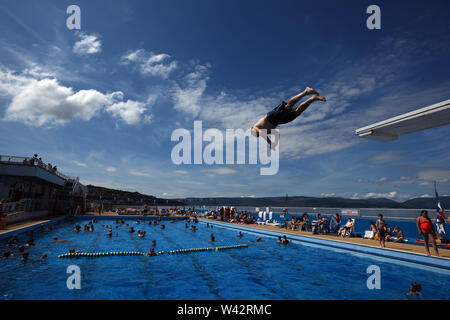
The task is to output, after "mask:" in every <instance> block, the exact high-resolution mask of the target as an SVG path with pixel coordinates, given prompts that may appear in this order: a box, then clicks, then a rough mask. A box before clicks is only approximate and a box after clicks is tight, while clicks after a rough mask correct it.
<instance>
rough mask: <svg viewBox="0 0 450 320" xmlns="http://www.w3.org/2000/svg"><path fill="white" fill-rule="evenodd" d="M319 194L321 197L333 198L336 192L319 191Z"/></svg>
mask: <svg viewBox="0 0 450 320" xmlns="http://www.w3.org/2000/svg"><path fill="white" fill-rule="evenodd" d="M320 196H321V197H322V198H335V197H336V194H335V193H321V194H320Z"/></svg>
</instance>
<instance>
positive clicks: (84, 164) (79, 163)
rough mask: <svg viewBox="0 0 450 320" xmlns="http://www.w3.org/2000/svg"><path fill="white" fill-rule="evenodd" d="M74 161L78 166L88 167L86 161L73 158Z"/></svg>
mask: <svg viewBox="0 0 450 320" xmlns="http://www.w3.org/2000/svg"><path fill="white" fill-rule="evenodd" d="M72 162H73V163H74V164H76V165H77V166H79V167H87V164H86V163H83V162H79V161H76V160H72Z"/></svg>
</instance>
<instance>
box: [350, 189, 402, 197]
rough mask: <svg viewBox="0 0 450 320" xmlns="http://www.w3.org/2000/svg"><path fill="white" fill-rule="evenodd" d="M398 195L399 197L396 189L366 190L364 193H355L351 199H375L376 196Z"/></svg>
mask: <svg viewBox="0 0 450 320" xmlns="http://www.w3.org/2000/svg"><path fill="white" fill-rule="evenodd" d="M398 197H399V194H398V193H397V192H396V191H391V192H388V193H376V192H368V193H366V194H358V193H355V194H354V195H353V197H352V198H353V199H376V198H387V199H396V198H398Z"/></svg>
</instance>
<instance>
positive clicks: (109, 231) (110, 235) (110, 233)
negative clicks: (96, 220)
mask: <svg viewBox="0 0 450 320" xmlns="http://www.w3.org/2000/svg"><path fill="white" fill-rule="evenodd" d="M106 235H107V236H108V237H109V238H111V237H112V229H109V230H108V233H107V234H106Z"/></svg>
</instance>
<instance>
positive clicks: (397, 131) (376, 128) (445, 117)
mask: <svg viewBox="0 0 450 320" xmlns="http://www.w3.org/2000/svg"><path fill="white" fill-rule="evenodd" d="M446 124H450V99H449V100H446V101H442V102H439V103H436V104H433V105H431V106H428V107H425V108H421V109H417V110H414V111H411V112H408V113H404V114H402V115H399V116H396V117H393V118H390V119H387V120H384V121H380V122H377V123H374V124H371V125H369V126H366V127H362V128H359V129H356V130H355V134H356V135H357V136H359V137H361V138H369V139H373V140H379V141H391V140H396V139H397V138H398V137H399V136H401V135H404V134H408V133H413V132H417V131H421V130H426V129H430V128H435V127H439V126H443V125H446Z"/></svg>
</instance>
